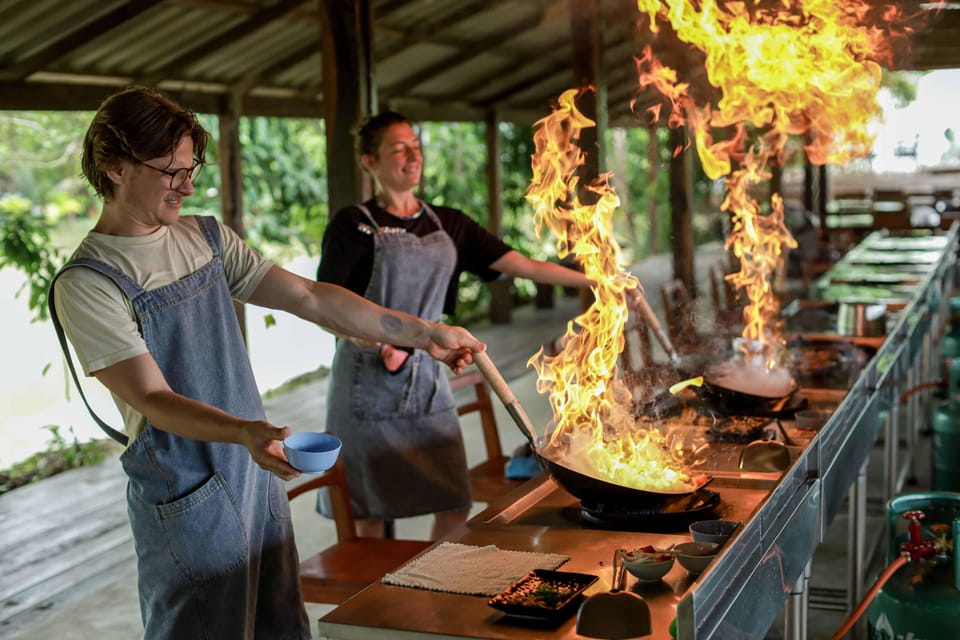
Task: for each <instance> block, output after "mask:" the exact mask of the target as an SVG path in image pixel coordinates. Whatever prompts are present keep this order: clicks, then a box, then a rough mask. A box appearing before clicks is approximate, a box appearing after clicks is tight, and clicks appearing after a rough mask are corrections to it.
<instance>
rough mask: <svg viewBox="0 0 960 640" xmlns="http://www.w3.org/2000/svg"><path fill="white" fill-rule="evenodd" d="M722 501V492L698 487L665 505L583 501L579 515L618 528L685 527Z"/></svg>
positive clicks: (586, 520) (594, 523)
mask: <svg viewBox="0 0 960 640" xmlns="http://www.w3.org/2000/svg"><path fill="white" fill-rule="evenodd" d="M719 504H720V494H719V493H716V492H715V491H710V490H709V489H697V490H696V491H695V492H693V494H692V495H691V496H690V498H688V499H686V500H680V501H678V502H674V503H671V504H668V505H666V506H664V507H630V506H625V505H618V504H605V503H592V502H589V501H586V500H582V501H581V502H580V519H581V521H582V522H583V523H584V524H586V525H589V526H592V527H596V528H598V529H613V530H615V531H652V532H670V531H685V530H686V528H687V527H689V526H690V524H691V523H693V522H696V521H697V520H703V519H704V518H705V517H708V514H710V513H711V512H713V510H714V509H716V508H717V506H718V505H719Z"/></svg>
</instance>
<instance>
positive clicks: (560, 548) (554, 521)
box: [319, 226, 957, 640]
mask: <svg viewBox="0 0 960 640" xmlns="http://www.w3.org/2000/svg"><path fill="white" fill-rule="evenodd" d="M892 240H893V239H891V238H887V237H885V236H883V235H882V234H876V233H875V234H871V235H870V236H868V237H867V238H866V239H865V240H864V242H863V250H869V249H870V247H871V246H873V245H872V244H871V243H877V242H879V243H880V245H879V246H883V247H886V245H888V244H889V243H890V242H891V241H892ZM885 250H889V249H888V248H887V249H885ZM938 251H939V252H940V254H939V259H938V260H936V261H935V262H933V263H931V265H930V269H929V271H928V272H926V273H923V274H921V275H920V276H919V283H918V284H916V285H914V286H915V288H914V289H913V291H912V297H911V298H910V300H909V301H908V302H907V303H906V304H905V306H904V307H903V309H902V311H900V312H899V314H898V316H897V320H896V323H895V325H894V326H893V327H891V328H890V331H889V333H888V336H887V338H886V339H885V340H884V341H883V343H882V344H881V345H880V347H879V350H878V351H877V353H876V355H875V356H874V357H873V358H872V359H871V360H870V362H869V363H868V365H867V366H866V367H865V369H864V370H863V372H862V373H861V375H860V376H859V378H857V380H856V381H855V382H854V383H853V384H852V386H851V387H850V389H849V390H848V391H846V392H845V393H843V392H841V393H839V394H834V395H831V394H829V393H821V395H820V396H819V397H818V406H833V407H834V412H833V415H832V416H831V418H830V420H829V421H828V422H827V423H826V425H824V427H823V428H822V429H820V430H819V431H818V432H816V433H815V435H813V437H812V438H809V439H807V440H803V441H802V442H801V443H800V446H798V447H795V448H794V451H793V462H792V464H791V466H790V467H789V468H788V469H787V470H786V471H784V472H783V473H782V474H744V473H741V472H737V471H733V470H730V469H717V473H716V474H715V479H714V485H713V488H716V489H717V491H718V492H720V493H721V495H722V496H724V497H723V502H722V505H721V507H720V510H721V511H720V515H721V516H723V517H729V518H733V519H738V520H742V521H743V522H744V525H743V527H741V529H740V530H738V532H737V533H736V534H735V537H734V538H732V539H731V540H730V541H728V543H727V544H726V545H725V546H724V548H723V552H722V553H721V555H719V556H718V557H717V559H716V560H714V562H713V563H712V564H711V565H710V566H709V567H708V568H707V570H706V571H705V572H704V573H703V574H701V575H700V576H699V577H697V578H691V577H690V576H688V575H686V573H685V571H684V570H683V569H682V568H681V567H679V565H676V566H674V568H673V569H672V570H671V572H670V573H669V574H667V576H666V577H665V578H664V580H663V582H662V583H661V584H660V585H657V586H654V587H638V588H637V589H638V591H637V592H638V593H640V594H641V595H642V596H643V597H644V598H645V599H646V600H647V601H648V602H649V603H650V606H651V613H652V620H653V627H654V633H653V635H652V636H651V637H653V638H667V637H669V636H668V634H667V628H668V626H669V624H670V622H671V620H673V618H674V616H675V617H676V619H677V631H678V638H680V640H688V639H701V638H729V637H737V638H757V639H759V638H763V637H764V635H765V634H766V632H767V631H768V630H769V628H770V625H771V624H772V623H773V621H774V619H775V618H776V616H777V615H778V614H779V612H780V611H781V610H783V609H784V606H785V604H786V606H787V614H788V615H787V619H788V627H789V628H788V629H787V637H788V638H802V637H804V633H805V616H806V600H805V590H806V589H805V588H806V579H807V576H808V575H809V563H810V560H811V558H812V557H813V553H814V550H815V549H816V547H817V545H818V544H819V543H820V542H821V541H822V540H823V535H824V531H825V530H826V527H827V525H828V524H829V523H830V522H831V521H832V520H833V518H834V517H835V516H836V515H837V513H838V512H839V511H840V509H841V507H842V505H843V502H844V499H845V498H846V497H847V496H848V495H849V497H850V500H849V504H850V507H849V508H850V514H851V549H850V550H849V551H850V555H851V561H850V575H849V576H848V584H849V592H850V600H851V601H852V602H857V601H859V599H860V597H861V596H862V590H863V584H862V581H863V571H862V569H863V564H864V556H865V555H866V543H865V534H864V531H863V514H864V513H865V501H866V492H865V490H864V487H865V483H864V482H863V477H864V472H865V464H866V462H867V460H868V458H869V454H870V450H871V449H872V447H873V446H874V443H875V442H876V440H877V437H878V436H879V434H880V433H883V434H884V436H885V447H886V448H885V456H884V458H885V460H886V463H885V465H884V466H885V477H888V482H887V485H888V489H887V492H888V493H889V494H891V495H892V494H894V493H896V492H897V491H898V489H899V486H900V483H901V482H902V478H903V477H904V476H905V475H906V474H907V473H908V472H909V463H910V462H911V456H912V450H911V443H912V442H915V438H916V431H917V429H919V425H921V424H923V421H924V420H925V419H926V416H925V414H926V413H928V412H929V411H930V409H931V407H932V404H931V403H930V402H929V401H928V400H924V399H922V398H921V397H919V396H913V397H912V398H911V399H910V400H909V401H908V402H906V403H903V404H901V401H900V400H901V395H902V394H903V392H904V391H906V390H907V389H909V388H910V387H911V386H912V385H915V384H917V383H919V382H923V381H927V380H931V379H933V378H934V377H935V376H936V375H938V373H939V372H938V371H937V367H938V362H939V356H938V354H939V342H940V328H941V325H942V318H944V317H945V312H946V309H947V303H948V294H949V292H950V291H952V290H953V287H954V286H955V281H956V276H955V261H956V252H957V227H956V226H955V227H954V228H952V229H951V230H950V232H949V233H948V234H947V235H945V236H943V240H942V241H941V242H940V247H939V249H938ZM806 391H807V392H808V393H810V394H811V395H812V396H813V395H816V394H817V393H818V392H817V391H816V390H806ZM831 403H832V404H831ZM904 424H907V425H909V428H908V429H906V430H905V432H904V433H903V434H901V430H902V425H904ZM785 425H787V426H788V431H790V428H792V426H793V425H792V424H791V423H788V422H785ZM792 433H793V434H794V435H796V432H795V431H792ZM901 435H904V436H905V441H906V442H907V446H906V448H905V449H903V450H901V449H900V447H899V441H900V436H901ZM884 497H885V498H886V497H888V496H884ZM576 509H577V501H576V499H574V498H573V497H571V496H570V495H569V494H567V493H566V492H565V491H563V490H562V489H560V488H559V487H557V486H556V485H555V484H554V482H553V481H552V480H550V479H547V478H538V479H534V480H531V481H530V482H528V483H526V484H525V485H523V486H522V487H521V488H520V489H518V490H517V491H515V492H514V493H512V494H510V495H509V496H507V497H505V498H504V499H503V500H502V501H501V502H500V503H498V504H494V505H491V506H490V508H488V509H486V510H485V511H484V512H482V513H480V514H478V515H477V516H476V517H474V518H473V519H471V521H470V522H469V523H468V526H467V527H466V528H464V529H463V530H461V532H460V533H458V534H456V535H454V536H451V537H450V538H448V540H451V541H455V542H461V543H464V544H473V545H487V544H494V545H497V546H498V547H500V548H503V549H522V550H529V551H539V552H550V553H562V554H565V555H568V556H570V558H571V560H570V561H569V562H568V563H567V564H565V565H564V566H563V567H562V568H563V570H569V571H577V572H584V573H591V574H594V575H598V576H600V580H599V581H598V583H597V584H596V585H594V587H592V588H591V589H592V590H591V591H590V592H588V593H592V592H596V591H598V590H606V589H608V588H609V587H610V581H611V576H610V566H609V565H610V559H611V555H612V551H613V550H614V549H616V548H620V547H627V548H635V547H638V546H642V545H645V544H652V545H654V546H658V547H662V546H667V545H669V544H672V543H674V542H680V541H684V540H687V539H688V536H687V534H686V533H647V532H624V531H615V530H605V529H587V528H583V527H582V526H581V525H580V524H579V523H578V522H576V517H575V515H571V511H574V512H575V511H576ZM319 632H320V636H321V637H323V638H336V639H341V640H348V639H357V640H360V639H363V640H367V639H372V640H376V639H378V638H391V639H392V638H420V637H424V638H426V637H429V638H521V639H523V638H574V637H578V636H576V634H575V632H574V621H573V619H569V620H566V621H564V622H562V623H561V624H559V626H557V627H554V628H543V627H530V626H522V625H521V626H518V625H516V624H506V623H505V621H504V619H503V615H502V614H501V613H500V612H498V611H496V610H494V609H492V608H490V607H488V606H487V604H486V598H478V597H471V596H461V595H454V594H447V593H437V592H432V591H423V590H417V589H407V588H402V587H390V586H386V585H383V584H375V585H371V586H370V587H368V588H367V589H365V590H364V591H363V592H361V593H360V594H358V595H357V596H355V597H354V598H352V599H351V600H349V601H347V602H346V603H344V604H342V605H340V606H339V607H337V608H336V609H335V610H333V611H332V612H330V613H329V614H328V615H326V616H324V617H323V618H322V619H321V620H320V622H319Z"/></svg>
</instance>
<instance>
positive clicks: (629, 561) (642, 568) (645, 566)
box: [619, 549, 673, 582]
mask: <svg viewBox="0 0 960 640" xmlns="http://www.w3.org/2000/svg"><path fill="white" fill-rule="evenodd" d="M619 553H620V561H621V562H623V566H624V567H626V569H627V571H629V572H630V574H631V575H632V576H634V577H635V578H636V579H637V580H638V581H640V582H657V581H659V580H660V578H662V577H663V576H665V575H667V574H668V573H670V569H672V568H673V554H671V553H669V552H666V551H660V550H659V549H658V550H657V551H654V552H646V551H642V550H640V549H634V550H633V551H625V550H623V549H621V550H620V551H619ZM664 556H666V557H667V559H666V560H661V559H660V558H662V557H664Z"/></svg>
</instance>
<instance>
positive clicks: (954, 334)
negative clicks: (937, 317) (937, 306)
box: [941, 296, 960, 358]
mask: <svg viewBox="0 0 960 640" xmlns="http://www.w3.org/2000/svg"><path fill="white" fill-rule="evenodd" d="M941 351H942V352H943V357H944V358H960V296H954V297H952V298H950V317H949V318H948V319H947V333H946V334H945V335H944V336H943V341H942V343H941Z"/></svg>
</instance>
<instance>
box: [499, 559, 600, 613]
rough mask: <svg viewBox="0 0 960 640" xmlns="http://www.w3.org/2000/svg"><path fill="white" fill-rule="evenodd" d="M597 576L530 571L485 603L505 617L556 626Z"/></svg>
mask: <svg viewBox="0 0 960 640" xmlns="http://www.w3.org/2000/svg"><path fill="white" fill-rule="evenodd" d="M596 581H597V576H592V575H589V574H586V573H573V572H570V571H550V570H547V569H534V570H533V571H531V572H530V573H528V574H527V575H526V576H524V577H523V578H521V579H520V580H518V581H516V582H514V583H513V584H512V585H510V586H509V587H507V588H506V589H505V590H504V591H503V592H501V593H498V594H497V595H495V596H494V597H493V598H491V600H490V601H489V602H488V603H487V604H489V605H490V606H491V607H493V608H494V609H499V610H500V611H503V612H504V613H505V614H507V615H508V616H512V617H515V618H523V619H527V620H537V621H547V622H556V621H559V620H562V619H563V618H566V617H568V616H570V615H571V614H572V613H573V612H574V611H575V610H576V608H577V605H578V604H579V603H580V601H581V600H582V598H583V592H584V591H586V590H587V588H589V587H590V585H592V584H593V583H594V582H596Z"/></svg>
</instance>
